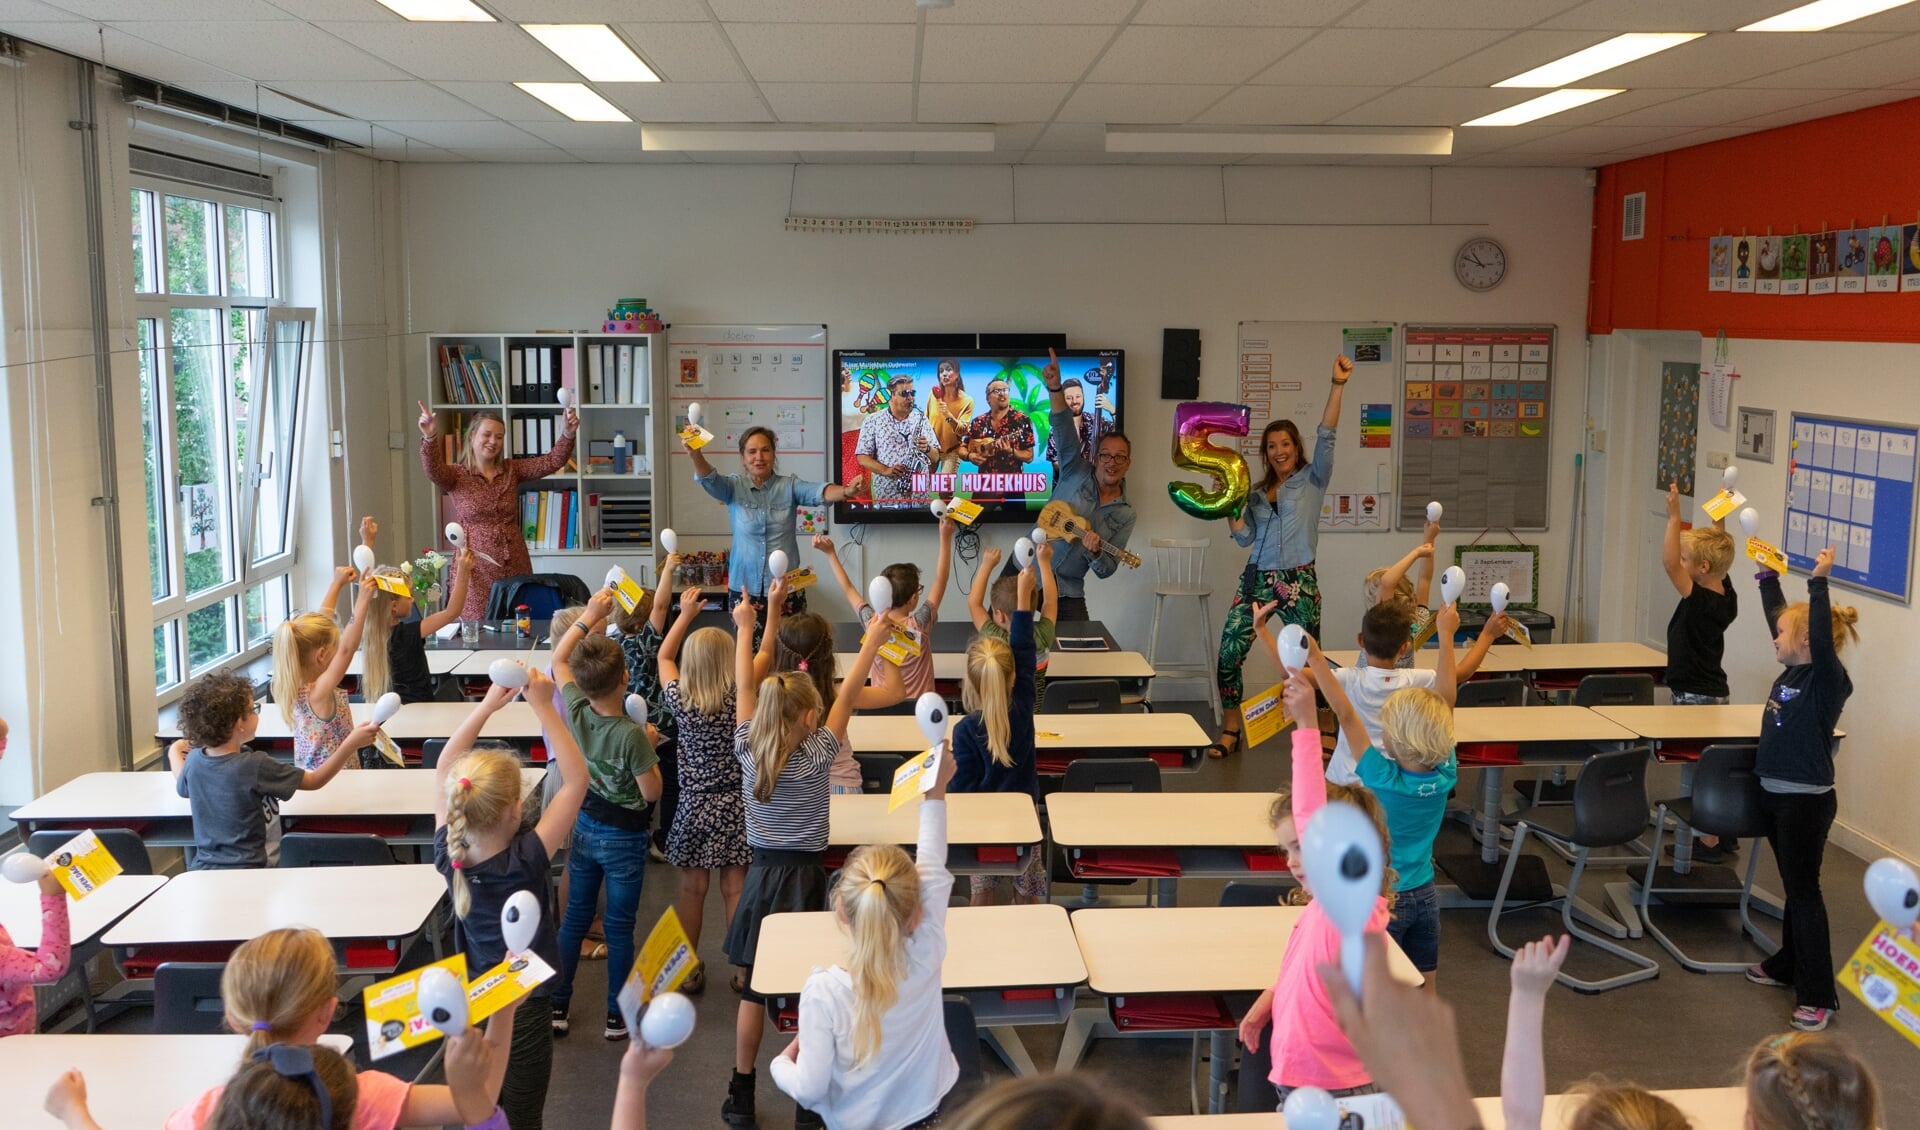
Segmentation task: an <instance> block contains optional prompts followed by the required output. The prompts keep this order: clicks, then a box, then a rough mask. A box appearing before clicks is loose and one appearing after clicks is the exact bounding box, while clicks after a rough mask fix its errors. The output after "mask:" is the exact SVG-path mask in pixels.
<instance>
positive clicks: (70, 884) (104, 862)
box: [47, 829, 121, 902]
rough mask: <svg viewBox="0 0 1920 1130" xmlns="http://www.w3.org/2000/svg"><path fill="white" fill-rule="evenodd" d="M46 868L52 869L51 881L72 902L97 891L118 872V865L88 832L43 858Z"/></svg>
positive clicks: (104, 847)
mask: <svg viewBox="0 0 1920 1130" xmlns="http://www.w3.org/2000/svg"><path fill="white" fill-rule="evenodd" d="M47 864H48V866H50V867H52V868H53V877H54V878H55V879H57V880H59V883H60V885H61V886H63V887H65V888H66V889H67V893H68V894H69V895H72V896H73V899H74V901H75V902H78V901H80V900H81V899H83V898H86V897H87V896H88V895H90V894H92V893H93V892H95V891H97V890H99V889H100V885H101V884H102V883H105V882H106V881H107V880H109V879H111V878H113V877H114V876H115V875H118V874H120V870H121V868H120V861H119V860H117V859H115V858H114V857H113V853H112V852H110V851H108V850H107V846H106V845H105V844H103V843H101V842H100V837H99V836H96V835H94V834H93V832H92V830H91V829H89V830H88V831H85V832H82V833H80V834H79V835H77V836H75V837H74V838H72V839H70V840H68V841H67V842H66V843H64V844H61V845H60V846H59V847H58V848H55V849H54V852H53V854H52V855H50V856H48V857H47Z"/></svg>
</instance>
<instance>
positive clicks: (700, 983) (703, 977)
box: [680, 961, 707, 997]
mask: <svg viewBox="0 0 1920 1130" xmlns="http://www.w3.org/2000/svg"><path fill="white" fill-rule="evenodd" d="M706 988H707V963H706V962H704V961H696V962H694V963H693V969H692V970H691V971H689V972H688V973H687V979H686V980H684V981H682V982H680V991H681V992H683V993H685V994H686V995H688V996H690V997H697V996H699V995H700V994H701V993H702V992H704V991H706Z"/></svg>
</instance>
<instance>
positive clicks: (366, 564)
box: [353, 545, 375, 573]
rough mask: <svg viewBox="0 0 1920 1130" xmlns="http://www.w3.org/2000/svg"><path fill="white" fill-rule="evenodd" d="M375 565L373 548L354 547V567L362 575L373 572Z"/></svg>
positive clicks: (368, 546)
mask: <svg viewBox="0 0 1920 1130" xmlns="http://www.w3.org/2000/svg"><path fill="white" fill-rule="evenodd" d="M374 564H375V562H374V557H373V547H372V546H370V545H356V546H354V547H353V567H354V568H355V569H358V570H360V571H361V572H362V573H366V572H371V571H372V569H373V566H374Z"/></svg>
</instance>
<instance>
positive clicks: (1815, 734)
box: [1747, 546, 1860, 1032]
mask: <svg viewBox="0 0 1920 1130" xmlns="http://www.w3.org/2000/svg"><path fill="white" fill-rule="evenodd" d="M1832 569H1833V547H1832V546H1827V547H1826V548H1825V549H1822V550H1821V551H1820V553H1819V556H1818V557H1816V558H1815V559H1814V566H1813V575H1812V576H1810V577H1808V578H1807V599H1806V600H1805V601H1804V602H1802V603H1799V604H1788V603H1787V599H1786V597H1785V596H1784V595H1782V593H1781V591H1780V578H1779V576H1778V575H1777V574H1775V573H1774V571H1773V570H1771V569H1762V570H1760V574H1759V580H1760V604H1761V607H1762V608H1763V609H1765V610H1766V614H1767V626H1768V628H1770V629H1772V631H1773V655H1774V658H1775V659H1777V660H1779V661H1780V663H1781V664H1782V665H1783V667H1784V668H1785V669H1784V670H1782V671H1781V672H1780V677H1779V678H1777V679H1775V680H1774V681H1773V689H1772V690H1770V691H1768V692H1767V706H1766V710H1765V711H1764V712H1763V713H1762V714H1761V716H1760V745H1759V748H1758V750H1757V751H1756V752H1755V755H1754V772H1755V773H1756V774H1757V775H1758V776H1759V778H1760V788H1761V805H1762V807H1763V809H1764V810H1765V813H1766V822H1767V844H1768V846H1770V847H1772V848H1773V857H1774V860H1775V861H1776V862H1777V863H1778V864H1779V867H1780V885H1781V886H1783V887H1784V888H1786V891H1785V894H1786V898H1787V910H1786V916H1785V918H1784V920H1783V928H1782V929H1781V932H1780V948H1779V950H1777V951H1775V953H1774V955H1773V956H1772V957H1769V958H1768V959H1767V960H1765V961H1763V962H1761V963H1760V964H1759V965H1755V966H1753V967H1751V968H1749V969H1748V970H1747V980H1749V981H1752V982H1753V983H1754V984H1756V985H1769V986H1774V987H1777V988H1783V989H1784V988H1790V989H1792V990H1793V991H1794V1003H1795V1007H1794V1010H1793V1016H1792V1018H1791V1020H1790V1023H1791V1024H1792V1025H1793V1026H1794V1027H1795V1028H1798V1029H1800V1030H1801V1031H1803V1032H1818V1031H1820V1030H1821V1029H1822V1028H1825V1027H1826V1026H1827V1023H1828V1022H1829V1021H1830V1020H1832V1019H1833V1014H1834V1011H1835V1010H1836V1009H1838V1008H1839V1007H1840V999H1839V997H1838V996H1837V995H1836V993H1835V991H1834V983H1833V939H1832V936H1831V934H1830V933H1829V932H1828V929H1827V903H1826V899H1825V897H1824V896H1823V895H1822V894H1821V893H1820V864H1821V861H1822V859H1823V858H1824V857H1825V855H1826V850H1827V833H1828V832H1829V831H1831V830H1832V828H1833V817H1834V813H1835V811H1836V809H1837V805H1838V802H1837V801H1836V800H1835V798H1834V794H1833V731H1834V727H1835V726H1837V725H1839V723H1840V711H1841V710H1842V709H1843V708H1845V706H1846V705H1847V698H1848V697H1849V696H1850V695H1852V694H1853V680H1852V679H1851V678H1850V677H1848V675H1847V669H1846V667H1845V666H1843V665H1842V664H1841V662H1840V649H1841V648H1842V647H1844V646H1846V644H1847V641H1849V640H1853V641H1856V642H1857V641H1858V640H1859V638H1860V636H1859V633H1858V632H1856V631H1855V630H1854V627H1853V626H1854V624H1855V623H1856V622H1857V621H1858V620H1859V619H1860V616H1859V613H1857V612H1855V611H1854V610H1853V609H1852V608H1850V607H1848V606H1846V605H1841V606H1839V607H1837V608H1836V607H1833V606H1832V605H1831V603H1830V600H1829V597H1828V595H1827V574H1828V573H1829V572H1830V571H1831V570H1832Z"/></svg>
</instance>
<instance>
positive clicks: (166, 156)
mask: <svg viewBox="0 0 1920 1130" xmlns="http://www.w3.org/2000/svg"><path fill="white" fill-rule="evenodd" d="M128 165H129V167H131V168H132V170H133V171H134V172H135V173H139V174H141V175H143V176H149V177H159V178H160V179H161V180H170V181H179V182H180V183H181V184H190V185H193V186H194V187H196V188H212V189H218V190H219V191H221V192H234V193H239V194H240V195H242V196H257V197H259V198H260V199H262V200H271V199H273V178H272V177H268V176H261V175H260V174H259V173H249V172H243V171H242V170H240V169H229V168H228V167H226V166H225V165H214V164H209V163H208V162H206V161H195V160H193V159H192V158H189V157H176V156H174V155H173V154H171V153H159V152H156V151H154V150H152V149H141V148H140V147H138V146H133V147H131V149H130V151H129V153H128Z"/></svg>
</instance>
